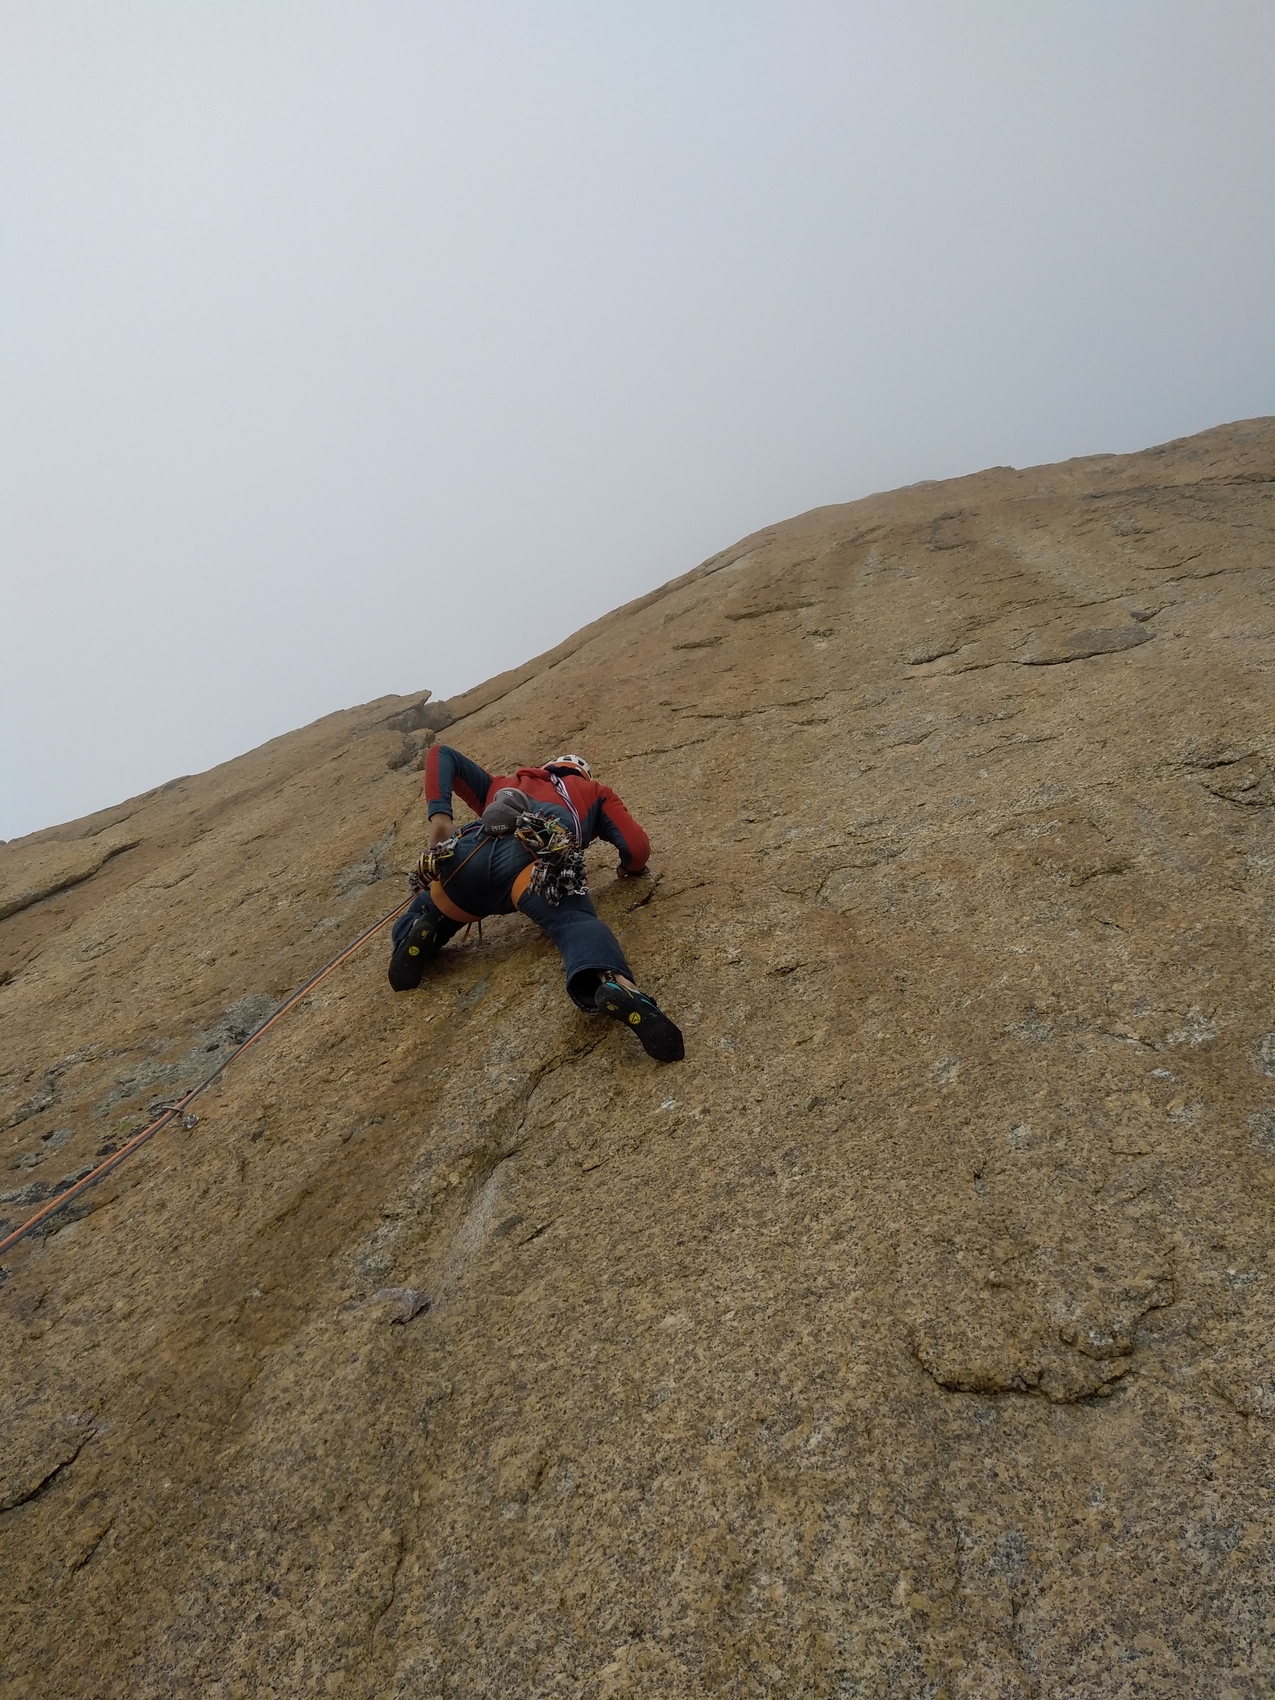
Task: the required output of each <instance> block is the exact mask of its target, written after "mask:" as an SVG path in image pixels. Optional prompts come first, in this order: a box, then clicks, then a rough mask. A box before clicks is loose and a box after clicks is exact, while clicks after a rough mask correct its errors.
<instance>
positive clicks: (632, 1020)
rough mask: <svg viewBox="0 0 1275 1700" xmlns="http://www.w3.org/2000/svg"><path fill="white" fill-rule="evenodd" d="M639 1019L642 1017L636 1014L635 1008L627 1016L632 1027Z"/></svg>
mask: <svg viewBox="0 0 1275 1700" xmlns="http://www.w3.org/2000/svg"><path fill="white" fill-rule="evenodd" d="M641 1019H642V1017H641V1016H640V1015H639V1014H638V1012H637V1010H634V1011H633V1013H632V1014H631V1015H630V1016H629V1021H630V1023H631V1024H632V1025H633V1026H634V1027H636V1026H637V1024H638V1022H639V1021H641Z"/></svg>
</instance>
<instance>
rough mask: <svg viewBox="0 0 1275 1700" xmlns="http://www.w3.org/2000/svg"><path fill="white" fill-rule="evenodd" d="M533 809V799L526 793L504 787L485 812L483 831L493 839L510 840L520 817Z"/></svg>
mask: <svg viewBox="0 0 1275 1700" xmlns="http://www.w3.org/2000/svg"><path fill="white" fill-rule="evenodd" d="M531 807H532V802H531V798H530V797H528V796H527V795H526V794H525V793H524V792H522V791H517V790H515V789H514V787H513V786H512V785H502V786H501V788H500V790H499V791H497V793H496V795H495V796H494V797H493V798H492V800H491V802H490V803H488V805H487V807H486V808H485V809H484V810H483V829H484V830H485V831H486V832H487V833H488V834H489V835H490V836H491V837H492V838H508V837H509V835H510V833H511V832H513V831H514V830H515V828H516V827H517V825H518V817H519V816H520V815H525V814H526V813H527V811H528V810H529V809H530V808H531Z"/></svg>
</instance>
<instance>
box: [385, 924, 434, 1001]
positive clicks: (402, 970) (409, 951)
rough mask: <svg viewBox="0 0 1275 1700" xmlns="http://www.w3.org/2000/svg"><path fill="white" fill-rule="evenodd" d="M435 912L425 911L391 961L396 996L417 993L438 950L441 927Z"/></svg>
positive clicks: (391, 976)
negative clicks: (439, 928) (423, 976)
mask: <svg viewBox="0 0 1275 1700" xmlns="http://www.w3.org/2000/svg"><path fill="white" fill-rule="evenodd" d="M440 919H441V917H440V916H439V914H438V911H437V910H436V909H433V908H428V909H423V910H422V911H421V913H420V914H419V915H418V916H417V917H416V919H415V921H413V923H412V930H411V931H410V932H409V933H408V935H407V937H406V938H405V939H404V940H403V942H402V944H401V945H399V946H398V948H397V950H395V952H394V954H393V956H391V957H390V985H391V986H393V988H394V990H395V991H396V992H414V991H415V990H416V988H417V986H419V985H420V983H421V976H422V974H424V972H425V964H426V962H427V961H428V960H429V958H430V957H431V956H432V955H433V954H434V952H435V951H436V950H437V949H438V936H437V934H438V923H439V920H440Z"/></svg>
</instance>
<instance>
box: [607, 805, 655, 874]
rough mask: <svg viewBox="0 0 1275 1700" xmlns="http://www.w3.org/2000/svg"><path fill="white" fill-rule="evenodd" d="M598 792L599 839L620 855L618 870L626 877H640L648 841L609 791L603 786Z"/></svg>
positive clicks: (646, 855) (645, 859)
mask: <svg viewBox="0 0 1275 1700" xmlns="http://www.w3.org/2000/svg"><path fill="white" fill-rule="evenodd" d="M600 789H601V792H602V809H601V812H600V814H599V816H598V837H599V838H605V839H606V841H607V843H608V844H614V845H615V847H616V849H617V850H618V851H619V852H620V866H621V867H622V868H623V869H624V871H625V873H626V874H640V873H641V872H642V869H643V868H644V867H645V866H646V862H647V858H648V857H649V856H650V854H651V841H650V839H649V838H648V837H647V836H646V834H645V833H644V832H643V830H642V828H641V827H640V826H639V825H638V823H637V822H636V821H635V820H634V818H633V816H632V815H631V814H630V813H629V811H628V810H627V809H626V808H625V806H624V804H623V802H622V801H621V800H620V798H619V797H617V796H616V794H615V792H614V791H613V790H612V789H611V787H610V786H609V785H603V786H601V787H600Z"/></svg>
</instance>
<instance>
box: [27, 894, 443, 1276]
mask: <svg viewBox="0 0 1275 1700" xmlns="http://www.w3.org/2000/svg"><path fill="white" fill-rule="evenodd" d="M463 865H464V864H462V866H463ZM411 901H412V899H411V898H410V897H406V898H404V900H403V901H402V903H400V904H399V905H398V907H397V908H396V909H391V910H390V912H389V914H388V915H382V916H381V918H380V920H379V921H377V922H375V923H374V924H373V925H372V926H370V927H369V928H368V929H367V931H366V932H362V933H360V934H359V936H358V938H356V939H355V940H354V942H353V943H352V944H347V945H346V947H345V949H344V950H343V951H341V952H340V953H339V954H338V955H336V956H334V957H333V958H332V960H331V962H329V963H327V964H326V965H325V966H324V967H322V968H320V969H319V970H318V972H317V973H315V974H311V976H310V978H309V979H308V980H307V981H306V982H305V984H304V985H302V986H298V987H297V989H296V991H295V992H293V993H292V994H291V996H290V997H287V998H285V999H284V1001H283V1002H282V1003H281V1004H280V1005H279V1007H278V1009H277V1010H275V1012H274V1014H273V1015H270V1016H267V1017H266V1019H265V1020H264V1021H263V1022H262V1023H261V1025H260V1026H259V1027H255V1028H254V1029H253V1030H252V1032H251V1033H249V1035H248V1037H247V1038H246V1039H245V1040H244V1041H243V1043H242V1044H241V1045H239V1046H237V1047H236V1049H235V1050H233V1051H232V1052H231V1053H230V1055H229V1056H228V1057H226V1058H225V1059H224V1060H223V1061H222V1062H219V1063H218V1064H217V1066H216V1068H215V1069H213V1071H212V1073H211V1074H209V1075H206V1076H205V1077H204V1079H203V1080H201V1081H200V1082H199V1084H198V1085H197V1086H192V1087H191V1089H190V1091H189V1092H187V1094H186V1096H185V1097H184V1098H179V1099H178V1100H177V1102H176V1103H175V1104H165V1105H163V1106H162V1109H161V1113H160V1114H159V1115H158V1116H157V1117H156V1118H155V1120H154V1121H153V1122H151V1124H150V1126H149V1127H144V1128H143V1129H142V1131H141V1132H140V1133H135V1134H134V1135H133V1137H132V1138H131V1139H130V1140H128V1141H127V1143H126V1144H124V1145H121V1146H120V1148H119V1150H118V1151H116V1152H114V1153H112V1155H111V1156H109V1157H108V1158H107V1159H106V1161H105V1162H104V1163H99V1164H98V1166H97V1168H96V1169H93V1170H91V1171H90V1172H89V1173H88V1174H87V1175H84V1176H83V1177H82V1178H81V1179H80V1180H78V1181H76V1182H75V1184H74V1185H73V1186H69V1187H67V1189H66V1191H65V1192H60V1193H59V1194H58V1195H57V1197H56V1198H51V1199H50V1200H49V1202H48V1203H47V1204H46V1205H45V1206H44V1207H43V1208H42V1209H40V1210H37V1211H36V1213H35V1215H34V1216H32V1217H31V1218H30V1219H29V1220H28V1221H26V1222H24V1223H23V1224H22V1226H21V1227H20V1228H15V1229H14V1230H13V1232H12V1233H11V1234H6V1235H5V1237H4V1239H2V1240H0V1255H3V1253H5V1252H6V1251H8V1250H9V1249H10V1247H11V1246H15V1245H17V1243H18V1241H19V1240H22V1239H25V1238H26V1236H27V1235H28V1234H29V1233H31V1232H33V1230H34V1229H36V1228H38V1227H39V1226H40V1224H41V1223H42V1222H46V1221H47V1220H48V1219H49V1217H50V1216H52V1215H53V1214H54V1212H55V1211H58V1210H61V1209H62V1207H63V1206H64V1205H66V1204H70V1203H71V1201H72V1200H73V1199H76V1198H79V1197H80V1195H81V1194H82V1193H85V1192H87V1191H88V1190H89V1188H90V1187H91V1186H96V1185H97V1183H98V1181H100V1180H104V1179H105V1177H106V1176H107V1175H109V1174H110V1172H111V1171H112V1169H118V1168H119V1166H120V1164H121V1163H122V1162H123V1161H124V1159H125V1158H126V1157H131V1156H132V1155H133V1153H134V1151H137V1150H139V1149H140V1147H141V1146H143V1145H145V1143H146V1141H147V1140H148V1139H151V1138H153V1137H154V1135H155V1134H157V1133H158V1132H159V1131H160V1129H161V1128H165V1127H167V1126H168V1124H169V1122H171V1121H172V1120H174V1118H175V1117H177V1116H180V1117H181V1118H182V1125H183V1126H184V1127H186V1128H191V1127H194V1125H195V1121H196V1118H195V1117H194V1116H190V1115H187V1113H186V1112H187V1110H188V1108H189V1106H190V1105H191V1104H193V1103H194V1101H195V1099H196V1098H198V1097H199V1095H200V1093H201V1092H206V1091H207V1090H208V1088H209V1087H210V1086H211V1085H212V1083H213V1081H214V1080H216V1079H218V1078H219V1076H221V1075H222V1074H224V1073H225V1071H226V1070H227V1069H228V1068H229V1067H230V1065H231V1063H232V1062H234V1061H235V1059H236V1058H237V1057H241V1056H242V1055H243V1054H244V1052H245V1051H246V1050H247V1049H248V1047H249V1046H250V1045H255V1044H256V1042H257V1040H258V1039H260V1038H261V1036H262V1034H263V1033H265V1032H266V1031H267V1030H268V1029H269V1028H271V1027H273V1026H274V1024H275V1022H276V1021H278V1020H279V1019H280V1017H281V1016H284V1015H286V1014H287V1013H288V1011H289V1010H290V1009H292V1008H294V1007H295V1006H296V1005H297V1004H299V1003H300V1002H301V999H302V998H303V997H305V995H306V993H307V992H312V991H313V990H314V988H315V987H316V986H317V985H318V984H319V982H320V980H326V979H327V977H328V975H329V974H331V973H332V971H333V969H335V968H339V967H340V966H341V964H342V963H343V962H345V961H347V960H348V959H349V958H350V957H351V956H353V955H354V953H355V951H356V950H358V949H359V947H360V946H361V945H365V944H366V943H367V941H368V940H369V939H370V938H372V937H373V936H374V935H375V934H376V933H379V932H380V930H381V928H382V927H387V926H389V924H390V922H391V921H393V920H396V919H397V918H398V917H399V916H400V915H401V914H402V913H403V911H404V909H406V908H407V906H408V904H409V903H410V902H411Z"/></svg>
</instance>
